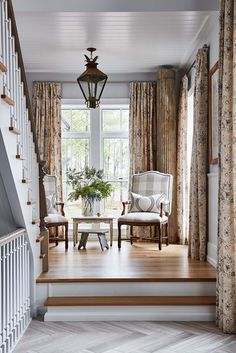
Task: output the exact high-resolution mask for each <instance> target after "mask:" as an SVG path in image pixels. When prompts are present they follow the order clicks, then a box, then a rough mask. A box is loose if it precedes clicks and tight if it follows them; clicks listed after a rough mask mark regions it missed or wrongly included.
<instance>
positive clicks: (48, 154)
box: [33, 82, 62, 200]
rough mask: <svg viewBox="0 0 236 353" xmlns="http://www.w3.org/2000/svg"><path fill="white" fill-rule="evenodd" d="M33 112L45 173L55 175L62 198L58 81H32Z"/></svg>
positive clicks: (59, 87) (59, 86) (58, 191)
mask: <svg viewBox="0 0 236 353" xmlns="http://www.w3.org/2000/svg"><path fill="white" fill-rule="evenodd" d="M33 114H34V119H35V126H36V136H37V141H38V145H39V152H40V158H41V160H45V161H46V163H47V164H46V167H45V169H46V171H47V173H48V174H50V175H55V176H56V177H57V195H58V200H62V167H61V84H60V83H55V82H34V83H33Z"/></svg>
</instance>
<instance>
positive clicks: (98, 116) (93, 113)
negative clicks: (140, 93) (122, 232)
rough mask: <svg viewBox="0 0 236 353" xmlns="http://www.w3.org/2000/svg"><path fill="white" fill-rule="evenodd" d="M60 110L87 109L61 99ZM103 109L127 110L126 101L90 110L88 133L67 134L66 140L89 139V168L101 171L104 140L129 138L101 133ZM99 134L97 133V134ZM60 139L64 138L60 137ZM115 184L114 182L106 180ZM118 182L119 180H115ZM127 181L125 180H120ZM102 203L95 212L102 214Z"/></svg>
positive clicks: (81, 104) (110, 102)
mask: <svg viewBox="0 0 236 353" xmlns="http://www.w3.org/2000/svg"><path fill="white" fill-rule="evenodd" d="M61 109H62V110H63V109H87V108H86V106H85V104H84V102H83V101H82V100H78V99H76V100H74V99H63V100H62V105H61ZM103 109H104V110H105V109H111V110H112V109H113V110H115V109H129V100H128V99H112V100H110V99H107V100H104V104H101V105H100V107H99V108H97V109H90V130H89V131H88V132H68V133H67V134H68V137H66V138H73V137H75V138H76V137H78V138H88V139H89V166H93V167H94V168H96V169H103V163H104V159H103V145H104V138H124V139H126V138H129V132H128V131H127V132H119V131H117V132H103V129H102V127H103V121H102V110H103ZM98 132H99V133H98ZM62 138H65V137H64V136H62ZM108 181H110V182H115V181H116V180H113V179H112V180H108ZM117 181H119V180H117ZM122 181H124V182H125V181H127V182H128V180H127V179H122ZM103 210H104V203H103V202H97V203H95V212H103Z"/></svg>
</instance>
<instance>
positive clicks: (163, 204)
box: [160, 199, 170, 217]
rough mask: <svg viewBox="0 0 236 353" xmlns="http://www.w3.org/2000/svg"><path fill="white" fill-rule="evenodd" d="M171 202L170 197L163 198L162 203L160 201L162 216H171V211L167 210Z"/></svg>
mask: <svg viewBox="0 0 236 353" xmlns="http://www.w3.org/2000/svg"><path fill="white" fill-rule="evenodd" d="M169 203H170V201H169V200H168V199H165V200H163V201H162V202H161V203H160V216H161V217H163V216H167V217H168V216H169V212H168V211H166V206H168V205H169Z"/></svg>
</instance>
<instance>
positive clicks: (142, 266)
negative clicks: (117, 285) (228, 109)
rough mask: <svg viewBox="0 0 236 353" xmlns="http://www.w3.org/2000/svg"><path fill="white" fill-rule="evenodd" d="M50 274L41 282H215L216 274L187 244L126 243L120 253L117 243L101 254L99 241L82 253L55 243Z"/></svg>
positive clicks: (50, 261)
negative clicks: (160, 246) (191, 255)
mask: <svg viewBox="0 0 236 353" xmlns="http://www.w3.org/2000/svg"><path fill="white" fill-rule="evenodd" d="M49 254H50V255H49V272H48V273H45V274H42V275H41V276H40V277H39V278H38V279H37V282H38V283H46V282H109V281H112V282H126V281H127V282H155V281H156V282H158V281H160V282H163V281H167V282H168V281H175V282H178V281H189V282H190V281H191V282H193V281H208V282H209V281H215V279H216V271H215V269H214V268H213V267H212V266H211V265H210V264H208V263H207V262H200V261H196V260H191V259H190V258H188V255H187V254H188V249H187V246H184V245H169V246H168V247H166V246H163V250H162V251H159V250H158V246H157V244H153V243H134V244H133V245H130V243H128V242H125V241H123V242H122V249H121V250H120V251H119V250H118V248H117V243H116V242H114V244H113V247H112V248H110V249H109V250H107V251H103V252H102V251H101V248H100V246H99V243H98V242H97V241H89V242H88V245H87V249H86V250H80V251H79V250H78V249H77V247H75V248H74V247H73V245H72V243H71V242H70V243H69V249H68V252H65V249H64V246H63V244H61V243H59V245H58V246H57V247H54V246H53V245H52V244H51V248H50V252H49Z"/></svg>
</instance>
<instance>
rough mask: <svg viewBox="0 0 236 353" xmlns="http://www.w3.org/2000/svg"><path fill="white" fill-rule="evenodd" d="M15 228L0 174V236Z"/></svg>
mask: <svg viewBox="0 0 236 353" xmlns="http://www.w3.org/2000/svg"><path fill="white" fill-rule="evenodd" d="M16 228H17V227H16V225H15V222H14V219H13V215H12V211H11V207H10V204H9V201H8V197H7V192H6V189H5V186H4V183H3V180H2V175H1V174H0V237H2V236H4V235H6V234H8V233H11V232H12V231H13V230H15V229H16Z"/></svg>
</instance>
